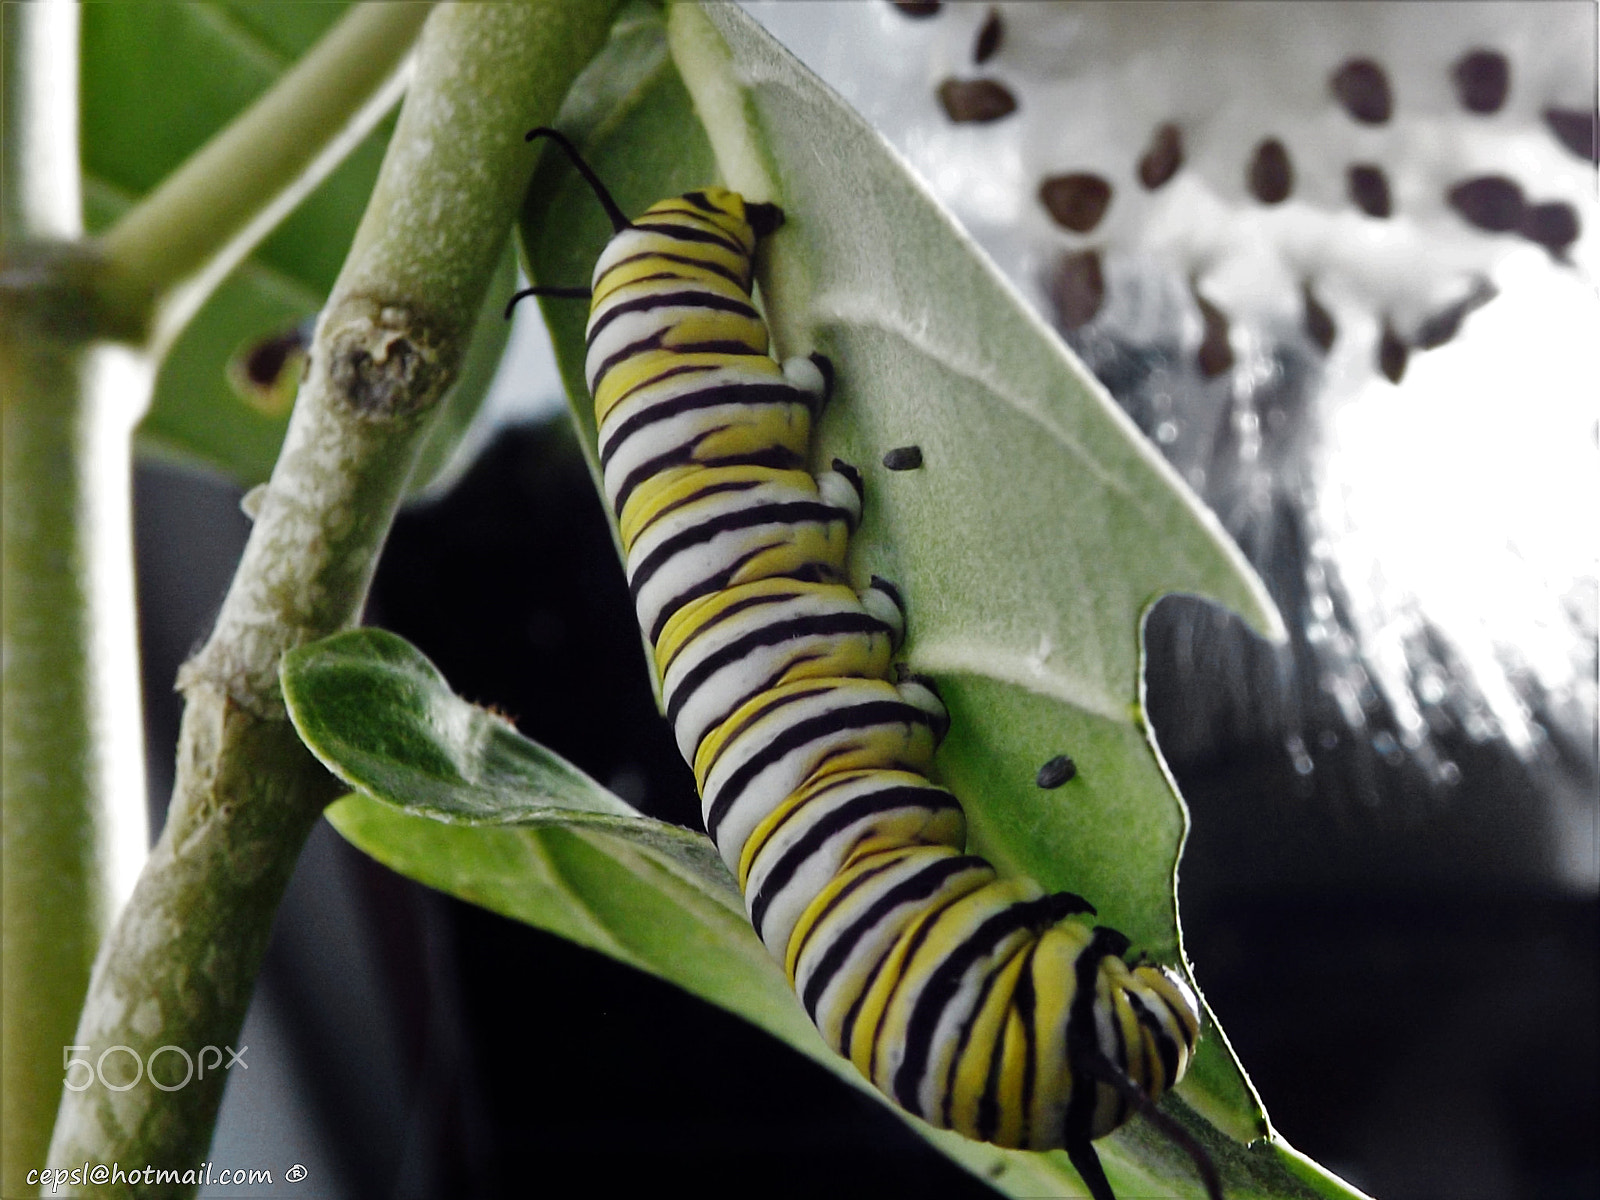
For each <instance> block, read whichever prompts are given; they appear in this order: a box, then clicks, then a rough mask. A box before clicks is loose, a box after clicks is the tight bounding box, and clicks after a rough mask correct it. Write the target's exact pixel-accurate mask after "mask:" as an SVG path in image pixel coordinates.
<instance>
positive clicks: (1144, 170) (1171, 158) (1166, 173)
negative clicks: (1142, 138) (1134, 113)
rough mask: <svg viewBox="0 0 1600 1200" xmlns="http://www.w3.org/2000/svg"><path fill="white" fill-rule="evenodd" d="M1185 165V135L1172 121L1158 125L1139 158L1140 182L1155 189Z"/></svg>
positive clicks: (1152, 189) (1150, 188)
mask: <svg viewBox="0 0 1600 1200" xmlns="http://www.w3.org/2000/svg"><path fill="white" fill-rule="evenodd" d="M1181 166H1183V135H1182V134H1180V133H1179V132H1178V127H1177V126H1176V125H1174V124H1172V123H1171V122H1170V121H1169V122H1168V123H1167V124H1165V125H1158V126H1156V129H1155V132H1154V133H1152V134H1151V135H1150V144H1149V145H1148V146H1147V147H1145V152H1144V155H1143V156H1142V157H1141V158H1140V159H1139V182H1140V183H1142V184H1144V186H1145V187H1146V188H1148V189H1149V190H1150V191H1152V192H1153V191H1155V190H1156V189H1157V188H1158V187H1160V186H1161V185H1162V184H1164V183H1166V182H1167V181H1168V180H1169V179H1171V178H1172V177H1173V176H1174V175H1176V174H1177V173H1178V168H1179V167H1181Z"/></svg>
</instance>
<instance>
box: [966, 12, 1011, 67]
mask: <svg viewBox="0 0 1600 1200" xmlns="http://www.w3.org/2000/svg"><path fill="white" fill-rule="evenodd" d="M1005 32H1006V31H1005V26H1004V25H1003V24H1002V23H1001V21H1000V11H999V9H994V8H991V9H990V10H989V15H988V16H987V17H985V18H984V21H983V26H982V27H981V28H980V29H979V30H978V40H977V41H976V42H974V43H973V45H972V61H973V62H975V63H986V62H988V61H989V60H990V59H991V58H993V57H994V55H995V51H997V50H999V49H1000V42H1001V41H1002V40H1003V39H1004V37H1005Z"/></svg>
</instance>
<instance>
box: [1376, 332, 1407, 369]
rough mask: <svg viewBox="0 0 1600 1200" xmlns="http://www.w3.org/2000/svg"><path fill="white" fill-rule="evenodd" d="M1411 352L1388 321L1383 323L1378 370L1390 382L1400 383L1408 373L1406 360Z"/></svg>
mask: <svg viewBox="0 0 1600 1200" xmlns="http://www.w3.org/2000/svg"><path fill="white" fill-rule="evenodd" d="M1410 357H1411V352H1410V351H1409V350H1407V349H1406V344H1405V342H1403V341H1401V340H1400V335H1399V334H1398V333H1396V332H1395V331H1394V326H1392V325H1390V324H1389V322H1388V321H1385V322H1384V323H1383V336H1382V337H1380V338H1379V339H1378V370H1380V371H1382V372H1383V376H1384V378H1385V379H1387V380H1388V381H1389V382H1390V383H1399V382H1400V380H1401V378H1402V377H1403V376H1404V375H1405V373H1406V360H1407V359H1408V358H1410Z"/></svg>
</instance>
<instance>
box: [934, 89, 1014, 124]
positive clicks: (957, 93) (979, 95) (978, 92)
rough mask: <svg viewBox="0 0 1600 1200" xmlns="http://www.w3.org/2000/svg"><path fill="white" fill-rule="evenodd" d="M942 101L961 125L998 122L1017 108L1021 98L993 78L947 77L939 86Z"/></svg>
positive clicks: (946, 113) (946, 111)
mask: <svg viewBox="0 0 1600 1200" xmlns="http://www.w3.org/2000/svg"><path fill="white" fill-rule="evenodd" d="M939 103H940V104H942V105H943V106H944V113H945V116H947V117H949V118H950V119H951V120H952V121H954V122H955V123H956V124H957V125H963V124H966V123H967V122H969V121H976V122H982V121H998V120H999V119H1000V118H1001V117H1005V116H1009V115H1010V114H1012V113H1014V112H1016V111H1017V98H1016V97H1015V96H1013V95H1012V94H1011V92H1010V90H1009V89H1008V88H1007V87H1006V86H1005V84H1003V83H997V82H996V81H995V80H993V79H946V80H945V81H944V82H943V83H941V84H940V85H939Z"/></svg>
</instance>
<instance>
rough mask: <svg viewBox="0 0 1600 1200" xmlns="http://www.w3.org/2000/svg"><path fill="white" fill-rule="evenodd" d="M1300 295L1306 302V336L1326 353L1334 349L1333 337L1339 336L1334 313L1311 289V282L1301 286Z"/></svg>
mask: <svg viewBox="0 0 1600 1200" xmlns="http://www.w3.org/2000/svg"><path fill="white" fill-rule="evenodd" d="M1300 297H1301V299H1302V300H1303V301H1304V302H1305V316H1304V318H1303V320H1304V325H1305V331H1306V336H1307V337H1308V338H1310V339H1311V340H1312V341H1313V342H1315V343H1316V345H1317V348H1318V349H1319V350H1321V351H1322V352H1323V353H1324V354H1326V353H1327V352H1328V351H1329V350H1331V349H1333V339H1334V338H1336V337H1338V336H1339V327H1338V326H1337V325H1336V324H1334V320H1333V314H1332V313H1330V312H1329V311H1328V310H1327V309H1326V308H1324V307H1322V301H1320V300H1318V299H1317V294H1316V293H1315V292H1313V291H1312V290H1311V285H1310V284H1309V283H1308V284H1305V285H1303V286H1302V287H1301V289H1300Z"/></svg>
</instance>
